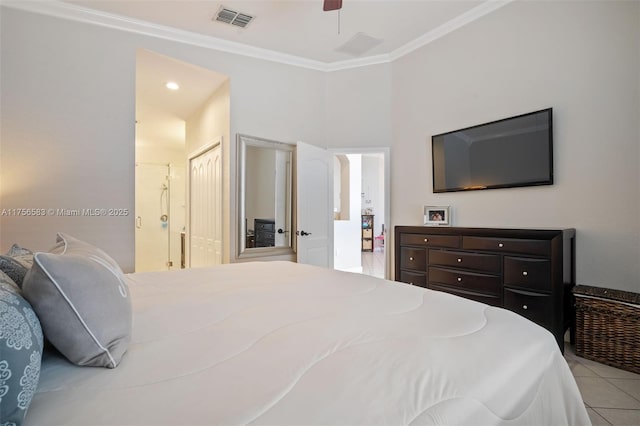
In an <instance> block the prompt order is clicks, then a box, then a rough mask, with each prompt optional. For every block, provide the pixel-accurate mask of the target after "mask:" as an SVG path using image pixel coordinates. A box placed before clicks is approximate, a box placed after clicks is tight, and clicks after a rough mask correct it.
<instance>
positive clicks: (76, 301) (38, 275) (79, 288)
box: [23, 234, 132, 368]
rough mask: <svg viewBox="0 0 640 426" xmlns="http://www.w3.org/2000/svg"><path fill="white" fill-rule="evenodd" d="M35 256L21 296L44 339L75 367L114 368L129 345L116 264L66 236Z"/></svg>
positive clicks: (124, 291) (127, 303)
mask: <svg viewBox="0 0 640 426" xmlns="http://www.w3.org/2000/svg"><path fill="white" fill-rule="evenodd" d="M57 241H58V244H57V245H56V246H55V247H54V248H53V249H51V251H50V252H49V253H36V254H35V255H34V263H33V267H32V268H31V270H30V271H29V272H28V273H27V276H26V277H25V280H24V284H23V292H24V295H25V297H26V298H27V300H29V302H31V305H32V306H33V309H34V310H35V311H36V313H37V314H38V317H39V318H40V322H41V323H42V328H43V329H44V335H45V337H46V338H47V340H49V341H50V342H51V344H52V345H53V346H55V347H56V348H57V349H58V350H59V351H60V353H62V354H63V355H64V356H65V357H67V359H69V361H71V362H73V363H74V364H77V365H90V366H96V367H107V368H115V367H116V366H117V365H118V364H119V362H120V360H121V359H122V356H123V355H124V353H125V352H126V350H127V347H128V345H129V341H130V339H131V323H132V319H131V318H132V316H131V299H130V298H129V289H128V287H127V284H126V283H125V279H124V275H123V273H122V270H121V269H120V267H119V266H118V264H117V263H116V262H115V261H114V260H113V259H112V258H111V257H109V255H107V254H106V253H105V252H103V251H102V250H100V249H98V248H96V247H94V246H92V245H91V244H88V243H85V242H83V241H80V240H77V239H75V238H73V237H70V236H68V235H65V234H58V239H57Z"/></svg>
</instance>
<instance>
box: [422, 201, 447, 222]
mask: <svg viewBox="0 0 640 426" xmlns="http://www.w3.org/2000/svg"><path fill="white" fill-rule="evenodd" d="M424 224H425V225H428V226H435V225H445V226H448V225H450V224H451V223H450V220H449V206H424Z"/></svg>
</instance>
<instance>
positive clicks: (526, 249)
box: [462, 237, 551, 256]
mask: <svg viewBox="0 0 640 426" xmlns="http://www.w3.org/2000/svg"><path fill="white" fill-rule="evenodd" d="M462 248H464V249H469V250H491V251H497V252H505V253H522V254H532V255H539V256H549V255H550V254H551V244H550V243H549V241H545V240H520V239H517V238H487V237H462Z"/></svg>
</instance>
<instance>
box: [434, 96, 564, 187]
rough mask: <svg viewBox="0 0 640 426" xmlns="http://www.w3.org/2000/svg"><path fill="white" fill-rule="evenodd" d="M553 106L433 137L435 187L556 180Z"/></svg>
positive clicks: (506, 185) (487, 185) (535, 183)
mask: <svg viewBox="0 0 640 426" xmlns="http://www.w3.org/2000/svg"><path fill="white" fill-rule="evenodd" d="M551 116H552V108H548V109H544V110H541V111H535V112H531V113H528V114H522V115H518V116H515V117H509V118H505V119H502V120H497V121H492V122H490V123H485V124H481V125H478V126H472V127H467V128H465V129H460V130H456V131H453V132H447V133H442V134H440V135H435V136H432V138H431V154H432V156H431V158H432V165H433V192H453V191H468V190H475V189H494V188H510V187H516V186H532V185H551V184H553V133H552V130H553V129H552V120H551Z"/></svg>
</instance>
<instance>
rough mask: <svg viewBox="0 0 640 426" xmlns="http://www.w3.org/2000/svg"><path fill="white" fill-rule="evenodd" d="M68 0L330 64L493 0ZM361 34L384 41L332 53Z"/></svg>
mask: <svg viewBox="0 0 640 426" xmlns="http://www.w3.org/2000/svg"><path fill="white" fill-rule="evenodd" d="M65 3H69V4H73V5H76V6H81V7H83V8H90V9H96V10H99V11H102V12H107V13H109V14H115V15H120V16H124V17H128V18H134V19H136V20H140V21H145V22H148V23H153V24H156V25H161V26H166V27H171V28H177V29H180V30H185V31H189V32H192V33H197V34H201V35H206V36H210V37H215V38H219V39H223V40H227V41H231V42H234V43H240V44H243V45H249V46H252V47H256V48H261V49H267V50H270V51H274V52H279V53H283V54H287V55H293V56H296V57H300V58H306V59H309V60H314V61H319V62H322V63H333V62H340V61H345V60H353V59H354V58H362V57H363V56H377V55H385V54H390V53H392V52H394V51H397V50H398V49H401V48H402V47H403V46H406V45H407V44H409V43H410V42H412V41H414V40H416V39H418V38H420V37H423V36H425V35H427V34H429V33H430V32H433V31H436V30H437V29H439V28H440V27H442V26H444V25H447V23H450V22H452V21H454V22H455V20H456V19H459V18H460V17H461V16H464V15H465V14H469V13H472V12H473V9H474V8H476V7H478V6H480V5H481V4H482V3H491V1H489V2H487V1H486V0H409V1H407V0H343V6H342V9H341V10H340V11H339V12H338V11H330V12H324V11H323V10H322V4H323V0H276V1H272V0H222V1H217V0H134V1H116V0H67V1H65ZM493 3H500V2H495V1H494V2H493ZM221 6H224V7H225V8H228V9H232V10H235V11H237V12H241V13H245V14H249V15H252V16H254V17H255V18H254V19H253V21H252V22H251V23H250V24H249V25H248V26H247V27H246V28H244V29H241V28H238V27H235V26H232V25H229V24H224V23H220V22H216V21H213V20H212V18H213V17H214V16H215V14H216V12H217V11H218V10H219V8H220V7H221ZM338 29H340V32H339V33H338ZM358 33H364V34H366V35H368V36H370V37H373V38H375V39H380V40H382V43H380V44H379V45H378V46H376V47H373V48H372V49H370V50H369V51H367V52H365V53H363V54H362V55H358V56H354V55H350V54H348V53H344V52H339V51H336V49H338V48H340V47H341V46H343V45H344V44H345V43H347V42H348V41H349V40H351V38H352V37H354V36H355V35H356V34H358Z"/></svg>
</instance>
